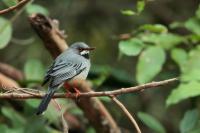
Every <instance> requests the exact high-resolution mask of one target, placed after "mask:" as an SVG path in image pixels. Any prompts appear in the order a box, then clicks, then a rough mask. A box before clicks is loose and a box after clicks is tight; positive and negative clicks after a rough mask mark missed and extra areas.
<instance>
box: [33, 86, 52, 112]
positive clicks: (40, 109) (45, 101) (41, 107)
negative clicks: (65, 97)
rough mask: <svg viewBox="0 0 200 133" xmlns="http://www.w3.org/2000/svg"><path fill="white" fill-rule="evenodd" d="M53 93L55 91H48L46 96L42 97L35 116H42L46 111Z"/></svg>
mask: <svg viewBox="0 0 200 133" xmlns="http://www.w3.org/2000/svg"><path fill="white" fill-rule="evenodd" d="M54 93H55V90H49V91H48V92H47V94H46V95H45V96H44V98H43V99H42V102H41V103H40V105H39V107H38V110H37V113H36V115H40V114H42V113H43V112H44V111H45V110H46V109H47V106H48V104H49V102H50V101H51V97H52V96H53V94H54Z"/></svg>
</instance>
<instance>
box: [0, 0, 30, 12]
mask: <svg viewBox="0 0 200 133" xmlns="http://www.w3.org/2000/svg"><path fill="white" fill-rule="evenodd" d="M29 1H30V0H21V1H20V2H18V3H17V4H16V5H14V6H11V7H8V8H7V9H3V10H0V15H1V14H5V13H8V12H11V11H13V10H16V9H19V8H21V7H23V6H24V5H25V4H26V3H28V2H29Z"/></svg>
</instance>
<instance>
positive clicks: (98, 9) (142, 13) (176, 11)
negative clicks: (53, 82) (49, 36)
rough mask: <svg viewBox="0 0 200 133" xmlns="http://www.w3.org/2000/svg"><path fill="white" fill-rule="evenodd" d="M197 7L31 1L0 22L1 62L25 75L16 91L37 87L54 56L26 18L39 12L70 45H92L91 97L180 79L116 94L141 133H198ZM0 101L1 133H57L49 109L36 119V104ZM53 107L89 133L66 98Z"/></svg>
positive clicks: (165, 0) (170, 0)
mask: <svg viewBox="0 0 200 133" xmlns="http://www.w3.org/2000/svg"><path fill="white" fill-rule="evenodd" d="M14 4H16V1H15V0H2V1H1V2H0V9H5V8H7V7H9V6H12V5H14ZM199 4H200V2H199V1H198V0H187V1H182V0H139V1H136V0H135V1H134V0H109V1H106V0H59V1H57V0H49V1H48V2H46V1H42V0H35V1H32V2H31V4H28V5H27V6H26V7H24V8H21V9H20V10H17V11H14V12H11V13H8V14H5V15H1V16H0V61H1V62H3V63H6V64H9V65H11V66H14V67H15V68H17V69H19V70H20V71H22V72H24V75H25V79H23V80H18V81H17V82H18V83H19V84H20V85H21V86H23V87H31V88H37V87H38V86H39V85H40V83H41V82H42V79H43V76H44V73H45V71H46V69H47V67H48V66H49V65H50V64H51V62H52V58H51V55H50V54H49V53H48V51H47V50H46V49H45V47H44V46H43V44H42V41H41V40H40V38H39V37H38V36H37V35H36V33H35V32H34V30H33V29H32V27H31V26H30V24H29V21H28V16H29V15H30V14H32V13H38V12H39V13H42V14H45V15H47V16H50V17H51V18H55V19H57V20H58V21H59V22H60V29H63V30H65V32H66V34H67V38H66V40H67V43H68V44H72V43H73V42H77V41H82V42H86V43H87V44H89V45H90V46H94V47H96V50H95V52H92V54H91V62H92V68H91V71H90V74H89V77H88V80H89V81H90V82H91V83H92V85H93V88H94V90H95V91H102V90H114V89H119V88H122V87H130V86H135V85H139V84H143V83H148V82H151V81H159V80H164V79H169V78H174V77H179V78H180V81H179V82H177V83H174V84H170V85H166V86H162V87H160V88H157V89H150V90H146V91H142V92H138V93H134V94H126V95H121V96H119V99H120V101H122V102H123V103H124V105H125V106H126V107H127V108H128V110H129V111H130V112H131V114H132V115H133V116H134V117H135V118H136V120H137V121H138V124H139V125H140V127H141V129H142V131H143V132H144V133H154V132H155V133H177V132H181V133H199V132H200V123H199V120H200V119H199V118H200V117H199V111H200V109H199V105H200V104H199V103H200V99H199V95H200V82H199V80H200V46H199V42H200V6H199ZM2 92H3V90H2ZM100 99H101V101H102V102H103V103H104V104H105V106H106V107H107V108H108V110H109V112H110V113H111V114H112V116H113V118H114V119H115V120H116V122H117V124H118V125H119V127H120V128H121V129H122V130H123V132H124V133H133V132H135V129H134V127H133V126H132V124H131V123H130V121H129V120H128V119H127V118H126V117H125V115H124V114H123V113H122V112H121V111H119V109H118V107H116V106H115V105H114V104H113V103H112V101H110V100H109V99H107V98H100ZM0 102H1V104H0V107H1V108H0V109H1V110H0V131H2V133H4V132H5V133H22V132H25V133H34V132H41V133H43V132H50V133H57V132H61V131H62V127H61V123H60V120H59V118H58V115H55V114H56V109H55V108H54V107H53V105H51V107H50V109H48V111H47V113H46V114H45V115H44V116H43V117H37V116H35V115H34V112H35V108H36V107H37V106H38V104H39V102H40V101H39V100H34V99H29V100H24V101H22V100H3V99H1V101H0ZM59 102H60V103H61V104H62V105H63V106H65V107H66V108H67V110H68V111H67V112H68V113H69V114H68V115H69V117H73V119H75V120H77V125H76V126H72V127H71V128H70V132H71V133H83V132H86V133H95V130H94V128H93V127H92V126H91V125H90V123H88V121H87V119H86V118H85V117H84V115H83V113H82V112H81V110H80V109H79V108H78V107H76V105H75V104H74V103H73V102H72V101H71V100H59ZM71 115H72V116H71Z"/></svg>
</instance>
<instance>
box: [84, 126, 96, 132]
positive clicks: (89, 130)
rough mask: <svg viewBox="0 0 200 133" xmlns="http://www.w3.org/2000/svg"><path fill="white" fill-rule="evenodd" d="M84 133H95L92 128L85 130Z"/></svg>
mask: <svg viewBox="0 0 200 133" xmlns="http://www.w3.org/2000/svg"><path fill="white" fill-rule="evenodd" d="M86 133H96V132H95V130H94V128H93V127H89V128H88V129H87V130H86Z"/></svg>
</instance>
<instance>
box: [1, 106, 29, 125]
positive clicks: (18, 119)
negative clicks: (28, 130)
mask: <svg viewBox="0 0 200 133" xmlns="http://www.w3.org/2000/svg"><path fill="white" fill-rule="evenodd" d="M1 112H2V114H3V115H4V116H5V117H7V118H8V119H9V120H11V122H12V124H13V126H14V127H21V126H23V125H24V124H25V123H26V121H25V119H24V118H23V117H22V116H21V115H20V114H18V112H16V111H14V110H13V109H12V108H11V107H2V108H1Z"/></svg>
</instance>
